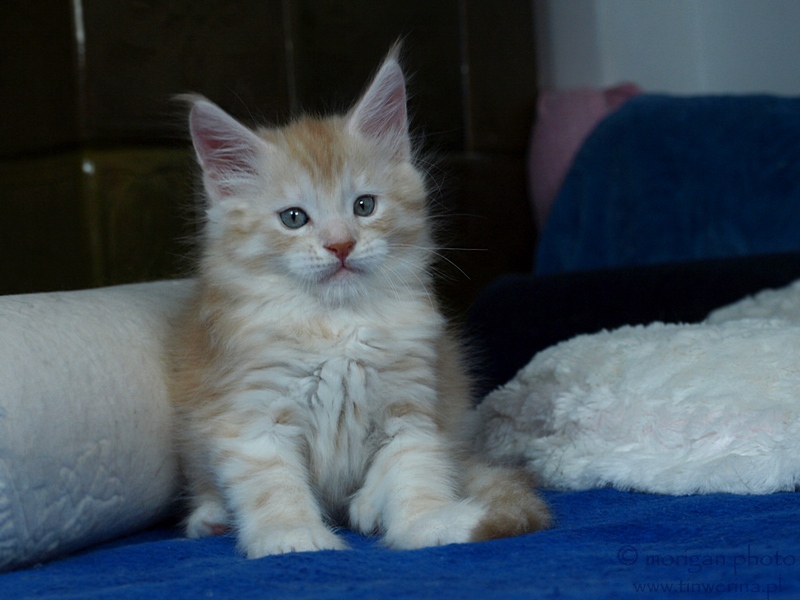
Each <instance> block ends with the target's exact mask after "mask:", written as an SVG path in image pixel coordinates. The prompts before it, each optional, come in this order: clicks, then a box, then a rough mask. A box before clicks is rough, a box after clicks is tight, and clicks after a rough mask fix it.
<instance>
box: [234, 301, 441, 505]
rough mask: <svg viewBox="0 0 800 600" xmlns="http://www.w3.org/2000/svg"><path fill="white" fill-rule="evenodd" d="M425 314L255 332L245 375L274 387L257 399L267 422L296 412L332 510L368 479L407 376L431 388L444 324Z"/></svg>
mask: <svg viewBox="0 0 800 600" xmlns="http://www.w3.org/2000/svg"><path fill="white" fill-rule="evenodd" d="M424 312H425V311H423V315H421V316H417V317H416V318H415V319H411V320H408V319H400V323H397V322H393V323H392V325H391V326H389V325H387V324H386V323H377V322H375V320H374V319H370V318H365V317H363V316H358V315H353V314H351V315H347V316H338V317H325V318H317V319H310V320H307V321H297V322H294V323H289V324H282V325H280V326H279V327H276V326H275V324H274V323H271V324H270V326H267V327H265V328H264V330H263V331H255V332H253V333H252V334H251V335H253V336H254V338H255V339H254V340H253V342H254V343H253V345H252V346H251V348H252V350H251V352H253V354H254V356H252V357H250V360H243V361H242V364H249V365H251V366H250V368H249V370H248V372H247V373H242V381H244V382H246V383H247V386H249V387H250V388H256V389H257V388H259V387H263V389H265V390H270V391H277V394H276V395H266V396H264V400H262V401H261V402H263V404H260V405H259V400H255V401H256V404H257V406H256V407H255V408H257V409H258V410H259V411H263V412H264V414H265V415H267V420H266V421H265V427H269V426H270V421H269V419H270V418H271V417H270V415H274V414H275V411H276V410H278V409H281V410H283V411H285V412H284V413H283V414H285V415H291V423H292V425H294V426H296V427H297V430H298V431H297V433H298V435H299V436H301V437H302V438H303V442H304V446H305V448H306V453H307V456H306V459H307V462H308V469H309V475H310V477H311V480H312V481H311V482H312V485H313V486H314V487H315V488H316V489H317V492H318V495H319V497H320V499H321V500H322V501H323V503H324V504H325V505H326V506H327V507H328V509H329V510H332V511H336V510H339V509H341V508H342V507H343V506H344V505H345V504H346V501H347V498H348V497H349V496H350V495H351V494H352V493H353V492H354V491H355V490H356V489H357V488H358V487H359V486H360V485H361V483H362V482H363V477H364V473H365V471H366V469H367V468H368V466H369V464H370V460H371V458H372V456H373V455H374V453H375V451H376V450H377V449H378V447H379V446H380V445H381V444H382V443H383V442H384V441H385V440H386V438H387V435H389V433H388V432H387V419H389V417H390V413H391V409H390V407H391V405H392V403H393V402H394V403H396V402H397V399H398V397H402V394H403V393H405V391H406V390H407V387H408V381H409V380H414V381H420V380H423V381H426V382H427V383H428V384H429V385H430V387H431V388H432V387H433V379H434V376H433V369H434V366H433V365H434V363H435V350H434V348H435V339H436V337H437V336H438V334H439V332H440V329H441V323H440V319H439V318H438V315H435V314H433V313H431V314H424ZM256 348H258V350H256ZM245 397H246V398H253V397H252V396H251V395H249V394H248V395H245ZM251 401H252V400H251ZM249 402H250V401H248V402H247V403H248V404H249ZM241 408H243V409H252V408H254V407H253V406H248V407H246V406H242V407H241ZM431 409H432V410H433V407H431Z"/></svg>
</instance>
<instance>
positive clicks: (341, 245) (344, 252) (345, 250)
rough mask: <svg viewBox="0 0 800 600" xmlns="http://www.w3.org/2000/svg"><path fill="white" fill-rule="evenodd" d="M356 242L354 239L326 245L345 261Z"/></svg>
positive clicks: (327, 248)
mask: <svg viewBox="0 0 800 600" xmlns="http://www.w3.org/2000/svg"><path fill="white" fill-rule="evenodd" d="M355 245H356V243H355V242H354V241H353V240H347V241H346V242H336V243H335V244H328V245H327V246H325V249H326V250H328V251H329V252H333V253H334V254H335V255H336V258H338V259H339V260H340V261H342V262H343V263H344V261H345V260H346V259H347V257H348V256H350V252H352V251H353V246H355Z"/></svg>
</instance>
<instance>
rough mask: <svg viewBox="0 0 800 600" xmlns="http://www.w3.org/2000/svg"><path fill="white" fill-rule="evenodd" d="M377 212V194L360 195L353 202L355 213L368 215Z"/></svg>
mask: <svg viewBox="0 0 800 600" xmlns="http://www.w3.org/2000/svg"><path fill="white" fill-rule="evenodd" d="M373 212H375V196H366V195H365V196H359V197H358V198H356V201H355V203H354V204H353V214H354V215H356V216H357V217H368V216H370V215H371V214H372V213H373Z"/></svg>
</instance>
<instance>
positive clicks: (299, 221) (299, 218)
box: [280, 206, 308, 229]
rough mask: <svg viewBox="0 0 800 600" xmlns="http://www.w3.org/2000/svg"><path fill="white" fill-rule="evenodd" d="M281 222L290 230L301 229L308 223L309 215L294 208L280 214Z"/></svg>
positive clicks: (300, 209)
mask: <svg viewBox="0 0 800 600" xmlns="http://www.w3.org/2000/svg"><path fill="white" fill-rule="evenodd" d="M280 217H281V222H283V224H284V225H286V226H287V227H288V228H289V229H300V228H301V227H302V226H303V225H305V224H306V223H308V215H307V214H306V211H304V210H303V209H302V208H297V207H296V206H293V207H292V208H287V209H286V210H284V211H281V213H280Z"/></svg>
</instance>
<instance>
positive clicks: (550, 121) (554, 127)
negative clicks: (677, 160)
mask: <svg viewBox="0 0 800 600" xmlns="http://www.w3.org/2000/svg"><path fill="white" fill-rule="evenodd" d="M641 93H642V90H641V89H640V88H639V86H637V85H636V84H634V83H623V84H620V85H618V86H615V87H612V88H608V89H606V90H597V89H593V88H583V89H575V90H566V91H552V90H545V91H544V92H542V93H541V94H540V96H539V101H538V103H537V111H536V121H535V123H534V125H533V133H532V135H531V143H530V148H529V154H528V181H529V185H530V194H531V203H532V206H533V214H534V216H535V218H536V226H537V230H538V231H539V232H541V230H542V228H543V227H544V224H545V222H546V221H547V216H548V215H549V214H550V207H551V206H552V204H553V201H554V200H555V198H556V195H557V194H558V192H559V190H560V189H561V185H562V184H563V183H564V178H565V177H566V176H567V171H568V170H569V168H570V166H571V165H572V160H573V159H574V158H575V155H576V154H577V152H578V150H579V149H580V147H581V145H582V144H583V142H584V140H586V138H587V137H588V136H589V134H590V133H591V132H592V130H593V129H594V128H595V126H596V125H597V124H598V123H599V122H600V121H601V120H603V119H604V118H605V117H606V116H607V115H608V114H609V113H611V112H613V111H615V110H616V109H618V108H619V107H620V106H622V105H623V104H624V103H625V102H626V101H628V100H629V99H630V98H632V97H634V96H636V95H638V94H641Z"/></svg>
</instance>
